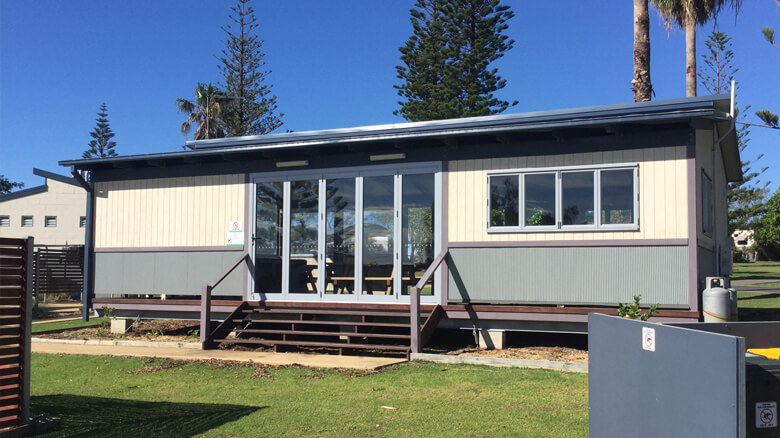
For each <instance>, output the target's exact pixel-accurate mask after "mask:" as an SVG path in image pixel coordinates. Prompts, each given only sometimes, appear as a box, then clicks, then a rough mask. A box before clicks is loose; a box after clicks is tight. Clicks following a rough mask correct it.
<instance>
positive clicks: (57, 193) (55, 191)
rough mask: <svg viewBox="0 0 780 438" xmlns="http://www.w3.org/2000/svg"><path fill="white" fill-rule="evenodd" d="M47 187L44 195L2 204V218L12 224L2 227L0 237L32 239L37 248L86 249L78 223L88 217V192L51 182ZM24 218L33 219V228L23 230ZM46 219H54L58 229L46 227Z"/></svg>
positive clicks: (51, 180) (82, 231) (49, 180)
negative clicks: (29, 217)
mask: <svg viewBox="0 0 780 438" xmlns="http://www.w3.org/2000/svg"><path fill="white" fill-rule="evenodd" d="M46 184H47V185H48V190H47V191H45V192H43V193H38V194H35V195H30V196H25V197H22V198H17V199H11V200H9V201H5V202H0V216H8V218H9V221H10V226H8V227H0V237H27V236H33V237H34V238H35V244H36V245H83V244H84V228H82V227H80V226H79V220H80V219H81V217H82V216H85V215H86V210H87V192H86V191H85V190H84V189H82V188H81V187H79V186H74V185H71V184H65V183H62V182H59V181H56V180H53V179H48V178H47V181H46ZM22 216H32V217H33V226H32V227H22ZM46 216H55V217H56V218H57V226H56V227H46V226H45V220H46Z"/></svg>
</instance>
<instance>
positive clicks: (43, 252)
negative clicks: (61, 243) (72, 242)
mask: <svg viewBox="0 0 780 438" xmlns="http://www.w3.org/2000/svg"><path fill="white" fill-rule="evenodd" d="M33 269H34V271H33V284H34V290H35V293H36V294H50V293H66V294H70V295H75V294H80V293H81V292H82V285H83V284H84V245H79V246H70V247H64V248H48V247H44V248H37V249H36V250H35V258H34V260H33ZM36 296H39V295H36ZM39 297H40V296H39Z"/></svg>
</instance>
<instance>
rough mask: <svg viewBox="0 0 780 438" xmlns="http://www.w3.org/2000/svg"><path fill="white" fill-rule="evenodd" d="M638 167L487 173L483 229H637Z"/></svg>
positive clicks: (495, 230) (629, 165)
mask: <svg viewBox="0 0 780 438" xmlns="http://www.w3.org/2000/svg"><path fill="white" fill-rule="evenodd" d="M637 178H638V166H637V165H636V164H627V165H607V166H601V167H586V166H576V167H567V168H560V169H527V170H518V171H500V172H491V173H490V174H489V175H488V191H489V193H488V212H489V215H488V231H493V232H507V231H510V232H516V231H558V230H560V231H572V230H574V231H577V230H582V231H587V230H594V229H595V230H616V229H621V230H636V229H637V228H638V226H639V221H638V217H637V212H638V209H639V201H638V192H637Z"/></svg>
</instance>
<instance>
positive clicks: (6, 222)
mask: <svg viewBox="0 0 780 438" xmlns="http://www.w3.org/2000/svg"><path fill="white" fill-rule="evenodd" d="M10 226H11V218H10V217H8V216H0V227H10Z"/></svg>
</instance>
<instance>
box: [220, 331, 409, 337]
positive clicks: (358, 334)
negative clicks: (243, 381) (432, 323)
mask: <svg viewBox="0 0 780 438" xmlns="http://www.w3.org/2000/svg"><path fill="white" fill-rule="evenodd" d="M234 331H235V332H236V333H249V334H267V335H296V336H297V335H301V336H345V337H350V338H381V339H411V335H398V334H391V333H365V332H362V333H361V332H323V331H309V330H273V329H236V330H234Z"/></svg>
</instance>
